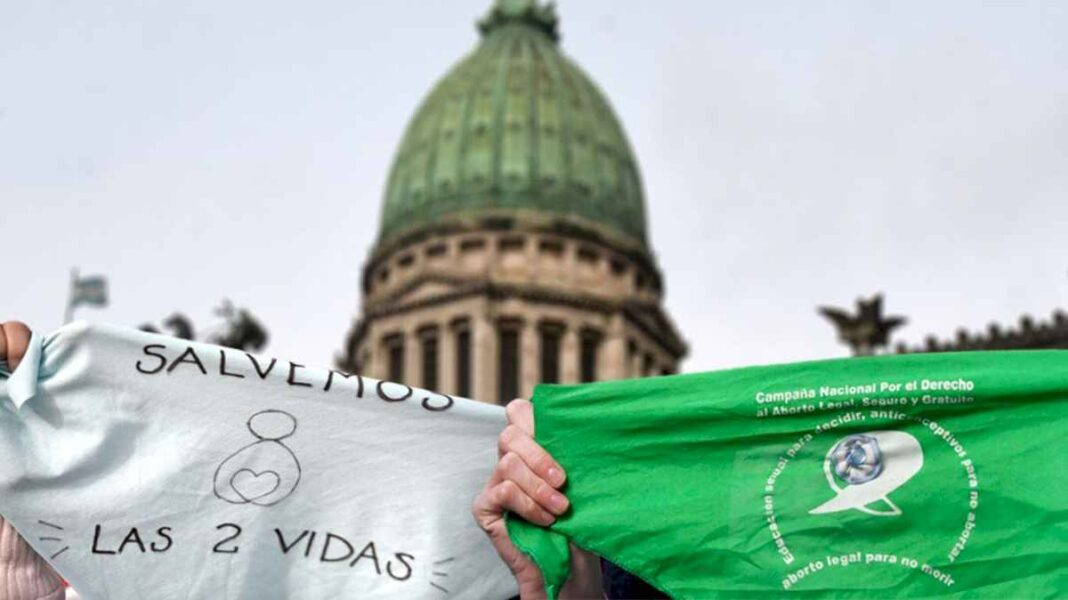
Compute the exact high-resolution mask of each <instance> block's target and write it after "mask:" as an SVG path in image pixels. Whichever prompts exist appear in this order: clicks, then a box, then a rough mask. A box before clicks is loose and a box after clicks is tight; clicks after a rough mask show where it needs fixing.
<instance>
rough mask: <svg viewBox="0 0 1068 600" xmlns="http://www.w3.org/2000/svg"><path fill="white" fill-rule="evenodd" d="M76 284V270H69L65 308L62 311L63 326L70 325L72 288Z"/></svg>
mask: <svg viewBox="0 0 1068 600" xmlns="http://www.w3.org/2000/svg"><path fill="white" fill-rule="evenodd" d="M77 284H78V269H77V268H73V269H71V270H70V288H69V289H68V290H67V308H66V310H64V311H63V324H64V325H66V324H67V323H70V322H71V320H72V319H73V318H74V288H75V287H76V286H77Z"/></svg>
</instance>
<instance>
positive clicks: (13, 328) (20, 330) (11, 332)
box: [0, 321, 30, 371]
mask: <svg viewBox="0 0 1068 600" xmlns="http://www.w3.org/2000/svg"><path fill="white" fill-rule="evenodd" d="M0 330H2V333H3V335H0V359H5V360H6V361H7V364H8V367H10V368H11V370H12V371H14V370H15V368H16V367H18V366H19V363H20V362H22V357H23V356H26V349H27V348H29V346H30V328H29V327H27V326H26V324H25V323H20V322H18V321H8V322H7V323H4V324H2V325H0Z"/></svg>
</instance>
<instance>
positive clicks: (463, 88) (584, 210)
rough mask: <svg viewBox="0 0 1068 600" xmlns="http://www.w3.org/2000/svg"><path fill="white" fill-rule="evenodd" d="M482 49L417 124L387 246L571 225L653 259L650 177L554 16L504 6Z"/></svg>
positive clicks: (385, 220)
mask: <svg viewBox="0 0 1068 600" xmlns="http://www.w3.org/2000/svg"><path fill="white" fill-rule="evenodd" d="M478 28H479V30H480V31H481V33H482V40H481V42H480V44H479V45H478V46H477V47H476V48H475V50H474V51H473V52H471V54H469V55H468V56H467V57H465V58H464V59H463V60H461V61H460V62H459V63H458V64H457V65H456V66H455V67H453V69H452V70H451V71H450V72H449V73H448V74H447V75H446V76H445V77H444V78H443V79H442V80H441V81H440V82H439V83H438V84H437V86H435V87H434V89H433V90H431V92H430V94H429V95H428V96H427V98H426V99H425V100H424V101H423V104H422V106H420V108H419V110H418V111H417V112H416V114H415V116H414V117H413V118H412V120H411V122H410V124H409V125H408V129H407V131H406V133H405V135H404V139H403V140H402V141H401V144H400V147H399V149H398V151H397V155H396V158H395V159H394V162H393V167H392V169H391V172H390V176H389V182H388V185H387V188H386V194H385V200H384V207H383V211H382V222H381V230H380V232H379V245H380V247H381V246H382V245H385V244H388V243H389V242H391V241H395V240H398V239H400V238H402V237H407V236H410V235H413V234H418V232H419V231H425V230H427V229H434V228H438V227H441V226H442V225H443V224H444V223H446V222H450V221H451V222H457V223H463V222H469V223H470V222H476V221H478V220H479V219H484V218H487V217H500V216H505V217H507V218H510V219H512V220H515V221H532V222H538V223H547V222H556V221H559V222H561V223H567V224H568V225H569V226H577V227H580V228H582V227H584V226H588V227H589V229H591V230H593V231H597V232H598V233H600V234H602V235H604V236H606V237H609V238H615V239H617V240H619V241H621V242H624V243H625V244H626V245H628V246H631V247H635V248H639V249H640V251H642V252H647V251H648V250H647V246H646V232H645V204H644V199H643V196H642V186H641V178H640V176H639V173H638V165H637V162H636V161H635V159H634V154H633V152H632V151H631V148H630V144H629V142H628V141H627V138H626V136H625V134H624V133H623V128H622V126H621V125H620V123H619V120H618V119H617V118H616V116H615V113H614V112H613V110H612V108H611V106H609V104H608V101H607V100H606V99H605V97H604V95H603V94H602V93H601V91H600V90H598V89H597V86H596V85H594V83H593V82H592V81H591V80H590V78H589V77H587V76H586V74H585V73H583V72H582V70H581V69H580V68H579V67H578V66H577V65H575V63H573V62H572V61H571V60H570V59H568V58H567V57H566V56H565V55H564V54H563V53H562V52H561V51H560V48H559V47H558V40H559V35H558V33H557V18H556V14H555V12H554V10H553V7H552V5H551V4H550V5H543V4H541V3H539V2H537V1H536V0H497V2H496V3H495V5H494V6H493V8H492V9H491V10H490V12H489V14H488V15H486V17H485V18H483V19H482V20H481V21H479V23H478Z"/></svg>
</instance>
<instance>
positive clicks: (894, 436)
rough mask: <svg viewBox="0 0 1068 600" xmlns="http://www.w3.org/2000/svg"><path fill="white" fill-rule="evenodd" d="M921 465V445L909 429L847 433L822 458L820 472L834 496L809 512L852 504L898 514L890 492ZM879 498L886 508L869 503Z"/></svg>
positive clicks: (874, 512)
mask: <svg viewBox="0 0 1068 600" xmlns="http://www.w3.org/2000/svg"><path fill="white" fill-rule="evenodd" d="M921 468H923V448H922V447H921V446H920V442H919V440H917V439H916V438H915V437H913V436H912V435H910V434H908V433H905V432H903V431H870V432H867V433H859V434H853V435H849V436H846V437H844V438H842V439H840V440H838V442H836V443H835V444H834V446H832V447H831V449H830V451H829V452H827V457H826V458H825V459H824V460H823V472H824V474H825V475H826V476H827V483H828V484H830V486H831V489H832V490H834V493H835V496H834V498H831V499H830V500H828V501H826V502H824V503H823V504H821V505H819V506H817V507H816V508H813V509H812V510H810V511H808V512H809V514H812V515H819V514H826V513H834V512H839V511H843V510H849V509H851V508H853V509H856V510H859V511H861V512H864V513H867V514H869V515H876V516H880V517H893V516H897V515H900V514H901V509H900V508H898V507H897V505H896V504H894V503H893V502H892V501H891V500H890V493H891V492H893V491H894V490H896V489H897V488H899V487H901V486H903V485H905V483H906V482H908V480H909V479H912V477H913V476H914V475H916V473H919V472H920V469H921ZM840 484H844V485H840ZM880 501H882V502H883V503H885V504H886V506H887V507H889V508H887V509H882V510H876V509H874V508H871V507H870V505H871V504H874V503H876V502H880Z"/></svg>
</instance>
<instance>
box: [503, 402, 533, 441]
mask: <svg viewBox="0 0 1068 600" xmlns="http://www.w3.org/2000/svg"><path fill="white" fill-rule="evenodd" d="M504 413H505V415H507V416H508V422H509V423H510V424H512V425H515V426H516V427H518V428H520V429H522V430H523V431H525V432H526V434H527V435H529V436H531V437H533V436H534V405H533V404H531V403H530V400H524V399H523V398H516V399H515V400H512V401H511V402H509V403H508V406H506V407H505V408H504Z"/></svg>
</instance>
